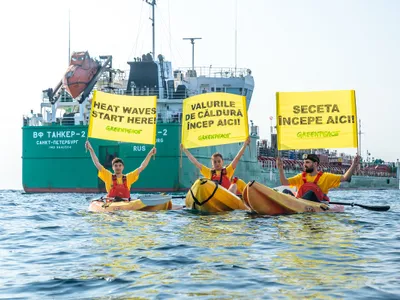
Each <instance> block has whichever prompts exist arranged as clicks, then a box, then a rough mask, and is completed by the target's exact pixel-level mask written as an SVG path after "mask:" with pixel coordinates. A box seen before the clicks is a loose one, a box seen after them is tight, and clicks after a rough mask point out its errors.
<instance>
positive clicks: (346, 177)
mask: <svg viewBox="0 0 400 300" xmlns="http://www.w3.org/2000/svg"><path fill="white" fill-rule="evenodd" d="M359 163H360V155H358V154H357V155H356V157H354V159H353V163H352V164H351V166H350V168H349V169H348V170H347V171H346V173H344V175H343V176H342V177H340V181H341V182H343V181H349V180H350V178H351V176H352V175H353V173H354V171H355V170H356V168H357V166H358V164H359Z"/></svg>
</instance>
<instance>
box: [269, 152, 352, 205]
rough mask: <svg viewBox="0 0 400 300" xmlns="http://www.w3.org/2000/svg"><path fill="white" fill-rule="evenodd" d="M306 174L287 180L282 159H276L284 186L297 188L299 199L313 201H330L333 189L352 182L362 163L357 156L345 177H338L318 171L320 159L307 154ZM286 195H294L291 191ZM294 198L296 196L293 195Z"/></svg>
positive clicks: (305, 161)
mask: <svg viewBox="0 0 400 300" xmlns="http://www.w3.org/2000/svg"><path fill="white" fill-rule="evenodd" d="M303 159H304V172H303V173H300V174H297V175H296V176H293V177H290V178H286V177H285V173H284V171H283V163H282V160H281V158H280V157H278V158H277V159H276V166H277V168H278V170H279V178H280V181H281V184H282V185H290V186H295V187H296V188H297V194H296V197H297V198H302V199H306V200H311V201H317V202H319V201H329V197H328V196H327V194H328V192H329V190H330V189H332V188H337V187H339V186H340V183H341V182H343V181H350V178H351V176H352V175H353V173H354V170H355V169H356V167H357V166H358V164H359V162H360V156H359V155H356V157H355V158H354V160H353V162H352V164H351V166H350V168H349V169H348V170H347V171H346V173H345V174H344V175H337V174H332V173H327V172H321V171H318V166H319V157H318V156H317V155H315V154H305V155H304V156H303ZM283 192H284V193H286V194H292V195H293V193H292V192H290V191H289V190H284V191H283ZM293 196H294V195H293Z"/></svg>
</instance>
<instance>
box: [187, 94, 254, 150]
mask: <svg viewBox="0 0 400 300" xmlns="http://www.w3.org/2000/svg"><path fill="white" fill-rule="evenodd" d="M248 136H249V125H248V121H247V111H246V97H245V96H239V95H234V94H228V93H206V94H201V95H197V96H193V97H190V98H187V99H185V100H184V101H183V112H182V144H183V145H184V147H185V148H187V149H189V148H197V147H206V146H214V145H223V144H231V143H237V142H243V141H245V140H246V138H247V137H248Z"/></svg>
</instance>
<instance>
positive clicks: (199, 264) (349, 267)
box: [0, 190, 400, 299]
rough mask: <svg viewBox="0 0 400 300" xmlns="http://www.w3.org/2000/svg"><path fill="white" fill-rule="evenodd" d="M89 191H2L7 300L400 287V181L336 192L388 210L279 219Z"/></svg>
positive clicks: (361, 295)
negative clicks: (145, 204)
mask: <svg viewBox="0 0 400 300" xmlns="http://www.w3.org/2000/svg"><path fill="white" fill-rule="evenodd" d="M89 196H90V195H89ZM92 196H93V197H94V196H96V195H92ZM87 197H88V195H83V194H60V195H59V194H45V195H40V194H38V195H34V194H22V193H20V192H19V191H2V192H0V223H1V229H2V231H1V234H0V266H1V271H2V272H0V298H12V299H54V298H61V299H71V298H72V299H76V298H79V299H125V298H137V299H149V298H151V299H177V298H179V299H189V298H193V297H196V298H201V299H254V298H257V299H286V298H296V299H297V298H321V299H333V298H335V299H336V298H347V299H366V298H369V299H373V298H384V299H399V297H400V275H399V274H400V255H399V253H400V201H399V200H400V191H342V190H341V191H335V192H333V193H332V198H334V199H335V200H336V199H337V201H349V202H357V203H361V204H369V205H374V204H376V205H391V210H390V211H388V212H372V211H368V210H364V209H362V208H358V207H348V208H347V209H346V212H345V213H341V214H302V215H292V216H276V217H258V216H253V215H249V214H246V213H244V212H239V211H235V212H230V213H224V214H218V215H203V214H196V213H193V212H189V211H170V212H157V213H145V212H118V213H114V214H95V213H89V212H87V206H88V204H89V200H87V199H88V198H87ZM89 198H90V197H89ZM176 203H177V204H182V203H183V200H178V201H177V202H176Z"/></svg>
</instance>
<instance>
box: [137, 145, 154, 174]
mask: <svg viewBox="0 0 400 300" xmlns="http://www.w3.org/2000/svg"><path fill="white" fill-rule="evenodd" d="M156 152H157V149H156V147H154V148H153V149H151V150H150V151H149V153H147V156H146V158H145V159H144V161H143V162H142V164H141V165H140V167H139V168H138V174H140V172H142V171H143V170H144V169H145V168H146V167H147V165H148V164H149V161H150V158H151V157H152V156H153V155H154V154H156Z"/></svg>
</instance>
